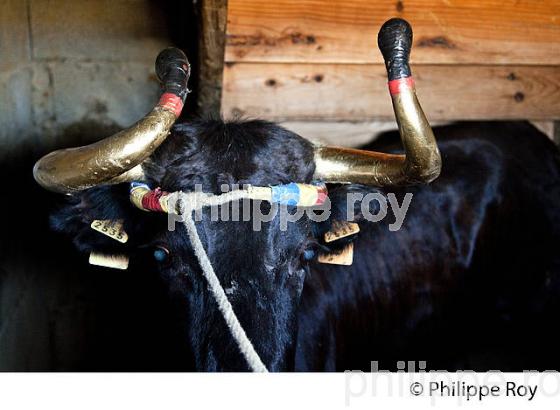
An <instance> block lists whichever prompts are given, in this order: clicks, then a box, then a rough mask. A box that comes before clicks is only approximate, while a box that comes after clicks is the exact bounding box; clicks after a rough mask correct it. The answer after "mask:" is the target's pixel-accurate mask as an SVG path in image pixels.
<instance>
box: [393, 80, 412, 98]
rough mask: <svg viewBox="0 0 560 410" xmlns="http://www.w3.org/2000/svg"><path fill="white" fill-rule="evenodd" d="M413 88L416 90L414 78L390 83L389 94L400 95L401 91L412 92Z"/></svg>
mask: <svg viewBox="0 0 560 410" xmlns="http://www.w3.org/2000/svg"><path fill="white" fill-rule="evenodd" d="M411 88H414V79H413V78H412V77H405V78H399V79H398V80H391V81H389V92H390V93H391V95H395V94H399V93H400V92H401V91H404V90H410V89H411Z"/></svg>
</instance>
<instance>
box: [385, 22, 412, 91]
mask: <svg viewBox="0 0 560 410" xmlns="http://www.w3.org/2000/svg"><path fill="white" fill-rule="evenodd" d="M377 44H378V46H379V50H381V54H383V59H384V60H385V65H386V67H387V73H388V75H389V81H391V80H396V79H399V78H405V77H410V66H409V64H408V60H409V57H410V49H411V48H412V27H411V26H410V24H409V23H408V22H407V21H406V20H403V19H400V18H392V19H390V20H387V21H386V22H385V24H383V26H382V27H381V29H380V30H379V34H378V35H377Z"/></svg>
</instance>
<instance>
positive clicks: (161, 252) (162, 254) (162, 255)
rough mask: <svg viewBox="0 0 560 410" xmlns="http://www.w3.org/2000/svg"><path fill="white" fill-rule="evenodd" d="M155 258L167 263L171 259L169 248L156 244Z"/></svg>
mask: <svg viewBox="0 0 560 410" xmlns="http://www.w3.org/2000/svg"><path fill="white" fill-rule="evenodd" d="M154 259H155V260H156V261H157V262H159V263H165V262H167V261H168V260H169V249H167V248H165V247H163V246H156V248H155V249H154Z"/></svg>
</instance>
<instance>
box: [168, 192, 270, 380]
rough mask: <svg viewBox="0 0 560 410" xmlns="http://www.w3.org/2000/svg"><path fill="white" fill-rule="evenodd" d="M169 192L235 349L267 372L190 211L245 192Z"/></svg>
mask: <svg viewBox="0 0 560 410" xmlns="http://www.w3.org/2000/svg"><path fill="white" fill-rule="evenodd" d="M171 195H178V196H179V198H174V199H178V201H176V202H175V203H176V204H178V208H179V211H180V215H182V216H183V218H184V221H183V222H184V225H185V228H186V229H187V234H188V235H189V239H190V240H191V245H192V247H193V250H194V253H195V255H196V257H197V258H198V263H199V264H200V267H201V269H202V273H203V274H204V277H205V278H206V281H207V282H208V285H210V291H211V292H212V295H213V296H214V299H215V300H216V303H217V304H218V308H219V310H220V312H221V313H222V316H223V317H224V320H225V321H226V324H227V327H228V328H229V330H230V332H231V335H232V336H233V338H234V339H235V341H236V342H237V345H238V346H239V350H240V351H241V354H243V357H244V358H245V360H246V361H247V364H248V365H249V368H250V369H251V370H252V371H253V372H261V373H267V372H268V370H267V369H266V366H265V365H264V363H263V362H262V360H261V358H260V356H259V354H258V353H257V351H256V350H255V347H254V346H253V344H252V343H251V341H250V340H249V338H248V337H247V334H246V333H245V330H244V329H243V327H242V326H241V323H239V320H238V319H237V316H236V315H235V312H234V311H233V307H232V306H231V303H230V301H229V300H228V298H227V296H226V293H225V292H224V289H223V287H222V285H221V284H220V280H219V279H218V277H217V276H216V273H215V272H214V268H213V267H212V263H211V262H210V259H208V255H207V254H206V251H205V250H204V246H203V245H202V242H201V241H200V237H199V235H198V231H197V230H196V225H195V223H194V219H193V212H194V211H195V210H197V209H200V208H202V207H204V206H216V205H221V204H225V203H227V202H230V201H234V200H237V199H241V198H246V197H247V193H245V192H243V191H231V192H227V193H225V194H222V195H207V194H202V195H201V194H200V193H196V192H195V193H174V194H171Z"/></svg>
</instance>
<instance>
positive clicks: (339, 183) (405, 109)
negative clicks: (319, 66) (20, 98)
mask: <svg viewBox="0 0 560 410" xmlns="http://www.w3.org/2000/svg"><path fill="white" fill-rule="evenodd" d="M411 43H412V30H411V28H410V26H409V25H408V23H406V22H405V21H404V20H399V19H392V20H389V21H388V22H387V23H385V24H384V26H383V27H382V29H381V31H380V33H379V47H380V49H381V52H382V53H383V56H384V58H385V62H386V66H387V71H388V76H389V89H390V92H391V97H392V101H393V107H394V111H395V115H396V118H397V122H398V125H399V131H400V135H401V139H402V143H403V146H404V151H405V154H404V155H394V154H386V153H379V152H370V151H362V150H356V149H347V148H339V147H329V146H314V145H312V144H311V143H309V142H308V141H307V140H305V139H303V138H301V137H299V136H298V135H295V134H294V133H292V132H289V131H287V130H285V129H283V128H282V127H279V126H277V125H274V124H271V123H267V122H264V121H247V122H229V123H224V122H223V121H218V120H213V121H195V122H191V123H188V124H181V125H176V126H175V127H173V124H174V122H175V120H176V119H177V117H178V116H179V114H180V112H181V109H182V106H183V102H184V99H185V97H186V95H187V88H186V87H187V80H188V77H189V72H190V69H189V64H188V62H187V59H186V57H185V56H184V54H183V53H182V52H180V51H179V50H176V49H167V50H164V51H163V52H162V53H160V55H159V56H158V59H157V61H156V71H157V75H158V77H159V79H160V80H161V81H162V83H163V85H164V89H165V93H164V94H163V96H162V98H161V100H160V102H159V103H158V105H157V106H156V107H155V108H154V109H153V110H152V111H151V112H150V113H149V114H148V115H147V116H146V117H144V119H142V120H141V121H139V122H138V123H136V124H135V125H133V126H132V127H131V128H129V129H127V130H124V131H121V132H119V133H117V134H115V135H113V136H111V137H109V138H106V139H104V140H102V141H99V142H97V143H95V144H92V145H88V146H84V147H80V148H73V149H65V150H59V151H55V152H53V153H50V154H48V155H46V156H45V157H43V158H42V159H40V160H39V161H38V162H37V164H36V166H35V169H34V175H35V178H36V180H37V182H38V183H39V184H41V185H42V186H43V187H45V188H47V189H50V190H53V191H56V192H61V193H66V194H70V202H71V204H70V205H69V206H68V207H66V208H65V209H64V210H62V211H60V212H59V213H58V215H57V216H56V217H55V218H54V220H55V225H56V227H57V228H58V229H61V230H65V231H66V232H69V233H70V234H72V235H73V236H74V238H75V243H76V244H77V246H78V248H79V249H80V250H83V251H87V252H91V251H108V252H111V253H115V252H117V253H123V252H126V253H128V254H130V255H136V256H138V257H139V258H140V257H141V255H143V254H144V251H145V250H146V249H150V254H151V255H152V257H153V262H154V263H155V266H156V268H157V271H158V272H159V273H160V274H161V275H162V277H163V278H164V279H165V280H166V281H167V282H168V284H169V287H170V290H171V292H172V293H173V294H175V295H178V299H179V300H180V301H181V303H182V306H183V308H184V312H186V313H185V317H184V319H185V321H186V323H187V324H188V325H187V328H188V329H187V330H188V340H189V343H190V346H191V348H192V351H193V353H194V356H195V359H196V364H197V366H198V368H199V369H205V370H234V369H245V368H247V364H246V363H245V361H244V358H243V356H241V355H240V354H239V351H238V346H237V345H236V343H235V341H234V340H233V339H232V337H231V335H230V334H229V331H228V329H227V328H226V326H225V324H224V319H223V317H222V315H221V314H220V311H219V310H218V308H217V305H216V302H215V300H214V299H213V298H212V295H211V294H210V293H209V290H208V282H207V278H205V277H204V276H203V275H202V273H204V272H203V269H202V268H201V263H200V262H201V259H200V255H198V254H196V253H197V249H193V237H192V235H190V236H189V235H188V234H187V229H185V227H184V226H182V225H181V226H179V227H178V228H177V229H176V230H175V231H169V230H168V224H167V218H166V217H165V215H164V214H162V213H159V214H153V213H151V214H150V213H146V212H142V211H141V210H138V209H137V207H135V206H134V205H133V204H132V203H131V201H129V190H128V184H123V183H125V182H128V183H130V182H139V181H142V182H145V183H146V184H148V185H149V186H152V187H160V188H161V191H166V192H183V193H184V192H192V191H194V190H195V186H197V185H198V186H200V187H201V188H202V190H203V191H205V192H209V193H213V194H217V193H219V192H220V187H221V186H222V185H223V184H226V185H229V186H231V185H233V184H239V185H244V184H250V185H252V186H258V187H275V186H278V185H282V184H288V183H292V182H297V183H304V184H310V183H312V182H324V183H328V184H333V185H329V188H331V195H330V197H331V203H332V206H333V212H332V214H331V218H340V219H342V217H341V216H340V215H342V214H345V209H343V208H344V206H345V203H346V201H345V199H344V198H340V200H338V199H336V198H339V197H340V196H341V193H344V192H348V191H349V190H357V189H366V188H365V187H364V186H370V187H372V186H373V187H380V186H385V187H387V186H402V185H409V184H417V183H428V182H430V181H432V180H433V179H435V178H436V177H437V176H438V175H439V172H440V167H441V160H440V155H439V151H438V148H437V146H436V142H435V139H434V136H433V133H432V130H431V128H430V126H429V124H428V122H427V120H426V118H425V116H424V114H423V112H422V109H421V107H420V104H419V103H418V100H417V98H416V94H415V91H414V85H413V82H412V77H411V74H410V68H409V65H408V57H409V53H410V47H411ZM367 189H369V190H370V191H371V190H373V189H374V188H367ZM263 192H264V191H263ZM144 194H147V195H148V196H149V201H148V202H150V201H152V202H153V201H156V202H157V203H156V204H155V205H154V204H153V203H152V205H150V204H146V203H143V202H142V201H143V200H145V198H144V197H142V198H141V199H140V200H139V199H138V197H135V198H133V201H132V202H134V203H136V205H138V206H139V207H141V208H144V209H154V208H158V209H159V210H162V206H161V203H160V200H161V198H162V195H161V194H160V191H159V190H158V191H149V190H148V189H146V190H145V192H144ZM249 197H250V196H249ZM257 198H258V196H257ZM253 199H255V198H253ZM271 201H272V199H271V198H269V201H268V202H267V201H265V202H258V203H257V202H255V201H254V202H253V203H252V206H257V207H260V208H261V210H262V212H263V213H264V214H266V213H267V212H268V208H269V207H270V202H271ZM166 206H167V205H166ZM228 206H229V205H228ZM163 208H165V207H163ZM164 210H167V209H164ZM94 220H122V221H123V225H124V230H125V231H126V232H127V233H128V237H129V240H128V241H127V242H126V243H125V244H122V243H120V242H116V241H113V240H111V239H110V238H108V237H106V236H103V235H100V234H99V233H98V232H96V231H94V230H92V229H91V228H90V225H91V224H92V222H93V221H94ZM280 223H281V221H280V217H279V216H278V215H276V216H275V217H274V218H272V219H271V220H269V221H266V222H265V223H263V224H262V226H261V229H260V230H259V231H255V230H254V229H253V226H254V224H253V221H250V220H249V221H247V220H240V221H224V220H221V221H217V222H216V221H212V220H211V218H210V212H209V210H207V209H206V210H204V211H203V212H202V219H201V220H200V221H199V222H198V223H197V224H196V231H197V233H198V235H197V237H200V242H201V245H202V247H203V248H204V250H205V254H206V255H207V258H208V261H209V262H210V264H211V265H212V266H213V270H214V271H215V273H216V275H217V277H218V279H219V281H220V282H221V284H222V286H223V287H224V288H226V292H225V293H226V294H227V297H228V299H229V302H231V305H232V307H233V310H234V312H235V313H236V314H237V316H238V317H239V321H240V323H241V325H242V326H243V327H244V329H245V332H246V333H247V335H248V337H249V339H250V340H251V341H252V342H253V345H254V348H255V350H256V352H258V354H259V355H260V357H261V358H262V361H263V362H264V364H265V366H266V367H267V368H268V369H270V370H282V369H287V368H290V367H291V365H292V363H293V352H294V340H295V333H296V313H297V308H298V303H299V299H300V296H301V293H302V289H303V286H304V281H305V277H306V274H307V273H308V269H309V262H310V261H311V260H312V259H313V258H314V254H316V253H317V252H330V251H332V248H336V246H340V244H339V245H337V244H336V241H335V242H333V243H331V244H327V243H325V242H324V241H323V240H322V239H321V237H322V234H324V233H325V231H328V230H329V227H330V222H329V221H327V222H326V223H321V224H318V223H314V222H312V221H310V220H309V218H308V217H302V218H300V219H299V220H297V221H295V222H294V221H292V222H290V223H289V224H288V226H287V229H286V230H282V229H280ZM187 228H188V227H187ZM198 251H199V250H198ZM139 255H140V256H139Z"/></svg>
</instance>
